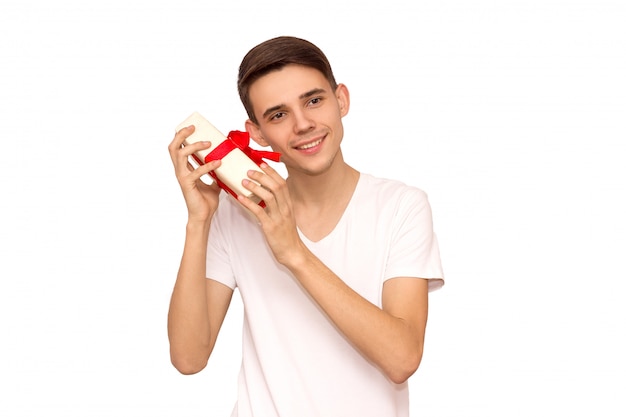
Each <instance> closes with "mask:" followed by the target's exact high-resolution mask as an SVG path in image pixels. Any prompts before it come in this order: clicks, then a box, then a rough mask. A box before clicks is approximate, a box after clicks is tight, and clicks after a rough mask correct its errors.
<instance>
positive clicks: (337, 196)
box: [287, 153, 359, 208]
mask: <svg viewBox="0 0 626 417" xmlns="http://www.w3.org/2000/svg"><path fill="white" fill-rule="evenodd" d="M358 179H359V172H358V171H357V170H355V169H354V168H352V167H351V166H349V165H348V164H346V163H345V162H344V161H343V158H342V156H341V153H340V154H339V155H337V158H336V159H335V161H334V162H333V164H332V165H331V167H329V169H327V170H326V171H324V172H323V173H320V174H317V175H310V174H306V173H302V172H291V171H290V172H289V177H288V178H287V185H288V187H289V194H290V195H291V199H292V201H293V202H294V204H296V205H303V206H307V207H310V208H312V207H324V206H327V205H329V204H334V203H335V202H337V201H340V200H342V197H346V196H347V197H348V198H349V197H350V196H351V195H352V193H353V192H354V187H355V186H356V183H357V182H358Z"/></svg>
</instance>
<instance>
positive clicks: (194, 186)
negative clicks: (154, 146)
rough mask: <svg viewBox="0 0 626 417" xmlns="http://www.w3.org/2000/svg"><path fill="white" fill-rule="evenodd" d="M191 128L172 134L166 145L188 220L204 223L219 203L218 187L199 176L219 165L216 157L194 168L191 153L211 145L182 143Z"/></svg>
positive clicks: (206, 143) (219, 162)
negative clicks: (208, 183)
mask: <svg viewBox="0 0 626 417" xmlns="http://www.w3.org/2000/svg"><path fill="white" fill-rule="evenodd" d="M194 130H195V128H194V126H188V127H186V128H183V129H181V130H179V131H178V133H176V135H175V136H174V139H173V140H172V142H171V143H170V144H169V146H168V150H169V153H170V158H171V159H172V163H173V164H174V171H175V173H176V179H177V180H178V184H179V185H180V188H181V190H182V192H183V196H184V198H185V203H186V204H187V211H188V214H189V222H190V223H192V222H207V221H209V220H210V219H211V217H212V216H213V213H215V210H217V205H218V204H219V193H220V188H219V186H218V185H217V183H215V182H213V184H211V185H207V184H206V183H204V182H203V181H202V180H201V179H200V177H202V176H203V175H205V174H208V173H209V172H210V171H213V170H214V169H216V168H217V167H219V166H220V165H221V162H222V161H220V160H217V161H211V162H209V163H207V164H204V165H200V166H199V167H198V168H194V167H193V165H191V163H190V162H189V157H190V156H191V154H192V153H194V152H197V151H199V150H202V149H208V148H210V147H211V143H210V142H196V143H194V144H191V145H188V146H183V141H184V140H185V139H186V138H187V137H189V136H190V135H191V134H192V133H193V132H194Z"/></svg>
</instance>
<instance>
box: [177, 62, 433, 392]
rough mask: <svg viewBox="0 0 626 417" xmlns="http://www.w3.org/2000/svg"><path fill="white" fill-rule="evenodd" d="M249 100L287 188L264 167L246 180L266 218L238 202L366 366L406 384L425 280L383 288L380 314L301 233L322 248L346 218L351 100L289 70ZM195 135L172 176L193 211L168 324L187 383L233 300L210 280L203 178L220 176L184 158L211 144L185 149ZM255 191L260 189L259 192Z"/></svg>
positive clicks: (418, 347)
mask: <svg viewBox="0 0 626 417" xmlns="http://www.w3.org/2000/svg"><path fill="white" fill-rule="evenodd" d="M250 98H251V102H252V104H253V109H254V114H255V116H256V118H257V120H258V123H254V122H252V121H250V120H248V121H246V129H247V130H248V132H249V133H250V135H251V137H252V138H253V139H254V140H255V141H256V142H257V143H258V144H260V145H262V146H270V147H272V149H273V150H274V151H277V152H280V153H281V161H282V162H284V163H285V165H286V167H287V171H288V173H289V176H288V179H287V180H284V179H283V178H282V177H281V176H280V175H279V174H278V173H277V172H276V171H275V170H274V169H272V168H271V167H270V166H268V165H267V164H262V165H261V169H262V171H263V172H262V173H261V172H257V171H250V172H249V174H248V175H249V177H250V179H252V180H254V181H248V180H244V181H243V185H244V187H245V188H247V189H248V190H250V191H252V192H253V193H255V194H257V195H258V196H259V197H261V198H262V199H263V200H264V201H265V203H266V208H265V209H263V208H261V207H260V206H258V205H257V204H255V203H254V202H252V201H251V200H249V199H247V198H245V197H242V196H240V197H239V198H238V200H239V202H240V203H241V204H242V205H243V206H245V207H246V208H247V209H248V210H250V211H251V212H252V213H253V214H254V215H255V216H256V218H257V220H258V222H259V224H260V227H261V228H262V230H263V233H264V236H265V238H266V240H267V242H268V244H269V246H270V248H271V250H272V252H273V255H274V257H275V258H276V260H277V261H278V262H280V263H281V264H283V265H284V266H285V267H287V268H288V269H289V270H290V271H291V273H292V274H293V277H294V279H296V280H298V281H299V283H300V284H301V286H302V288H304V290H305V291H307V292H308V293H309V294H310V296H311V297H312V299H313V300H315V302H316V303H317V304H318V305H319V306H320V307H321V309H322V310H323V311H324V313H325V314H326V315H327V316H328V317H329V318H330V319H331V320H332V321H333V322H334V323H335V325H336V326H337V328H338V329H339V330H340V331H341V332H342V333H343V334H344V335H345V336H346V337H347V339H348V340H350V341H351V343H352V344H353V345H354V347H355V348H356V349H358V350H359V351H360V352H361V353H362V354H363V355H364V356H365V357H366V358H367V359H369V360H370V362H372V363H373V364H375V365H376V366H378V367H379V368H380V370H381V371H382V372H384V373H385V374H386V375H387V377H388V378H389V379H390V380H391V381H393V382H395V383H402V382H404V381H406V380H407V379H408V378H409V377H410V376H411V375H412V374H413V373H414V372H415V371H416V370H417V368H418V366H419V364H420V361H421V358H422V352H423V346H424V334H425V328H426V321H427V315H428V288H427V281H426V280H425V279H416V278H409V277H396V278H393V279H390V280H388V281H386V283H385V285H384V287H383V295H382V309H381V308H379V307H377V306H376V305H374V304H372V303H370V302H369V301H367V300H365V299H364V298H363V297H361V296H360V295H359V294H357V293H356V292H354V291H353V290H352V289H351V288H350V287H348V286H347V285H346V284H345V283H344V282H343V281H342V280H341V278H340V277H338V276H337V275H335V274H334V273H333V272H332V271H331V270H330V269H328V268H327V267H326V266H325V265H324V264H323V263H322V262H321V261H320V260H319V259H318V258H317V257H315V256H314V255H313V254H312V253H311V252H310V251H309V250H308V248H307V247H306V246H305V245H304V243H303V242H302V240H301V239H300V236H299V234H298V229H299V230H300V231H301V232H302V233H303V234H304V235H305V236H307V238H309V239H311V240H313V241H317V240H320V239H322V238H323V237H325V236H326V235H328V234H329V233H330V232H331V231H332V230H333V228H334V227H335V225H336V224H337V222H338V221H339V219H340V218H341V215H342V214H343V212H344V210H345V208H346V206H347V205H348V203H349V201H350V198H351V197H352V193H353V192H354V189H355V187H356V184H357V182H358V178H359V172H358V171H356V170H355V169H353V168H352V167H350V166H349V165H348V164H346V163H345V161H344V159H343V155H342V152H341V141H342V139H343V125H342V118H343V117H344V116H345V115H347V114H348V110H349V107H350V97H349V93H348V89H347V88H346V86H345V85H343V84H340V85H339V86H338V87H337V89H336V90H334V91H333V90H332V89H331V87H330V84H329V83H328V81H327V80H326V79H325V78H324V77H323V75H322V74H321V73H320V72H319V71H317V70H315V69H312V68H308V67H303V66H297V65H289V66H286V67H284V68H283V69H281V70H278V71H274V72H271V73H269V74H267V75H265V76H263V77H261V78H259V79H258V80H257V81H255V82H254V84H252V85H251V87H250ZM192 132H193V127H189V128H185V129H182V130H181V131H180V132H178V133H177V134H176V136H175V137H174V140H173V141H172V143H171V144H170V146H169V152H170V156H171V158H172V161H173V164H174V167H175V172H176V176H177V179H178V182H179V184H180V186H181V189H182V192H183V196H184V198H185V202H186V204H187V208H188V223H187V231H186V232H187V233H186V239H185V247H184V251H183V258H182V260H181V265H180V269H179V273H178V277H177V279H176V284H175V286H174V291H173V293H172V298H171V303H170V311H169V316H168V334H169V338H170V351H171V358H172V362H173V364H174V366H175V367H176V368H177V369H178V370H179V371H180V372H182V373H185V374H189V373H195V372H199V371H200V370H202V369H203V368H204V367H205V366H206V363H207V361H208V358H209V356H210V354H211V351H212V350H213V346H214V345H215V340H216V338H217V334H218V332H219V329H220V327H221V325H222V323H223V320H224V317H225V314H226V311H227V309H228V306H229V304H230V300H231V297H232V290H231V289H230V288H228V287H226V286H224V285H222V284H220V283H217V282H216V281H213V280H211V279H206V278H205V264H204V263H205V255H206V247H207V238H208V234H209V232H210V221H211V218H212V216H213V214H214V213H215V210H216V209H217V205H218V194H219V189H218V188H217V186H216V185H211V186H207V185H206V184H204V183H202V181H200V177H201V176H202V175H204V174H206V173H207V172H209V171H211V170H213V169H215V168H216V167H217V166H219V165H218V164H219V162H218V161H216V162H211V163H209V164H206V165H204V166H201V167H199V168H197V169H193V167H191V166H190V165H189V163H188V162H187V159H188V156H189V155H190V154H191V153H193V152H195V151H197V150H199V149H201V148H208V147H209V145H208V144H206V143H205V144H195V145H192V146H188V147H182V148H181V144H182V141H183V140H184V138H186V137H187V136H189V135H190V134H191V133H192ZM257 183H258V184H259V185H257Z"/></svg>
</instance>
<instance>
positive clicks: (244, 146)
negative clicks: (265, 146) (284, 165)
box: [204, 130, 280, 165]
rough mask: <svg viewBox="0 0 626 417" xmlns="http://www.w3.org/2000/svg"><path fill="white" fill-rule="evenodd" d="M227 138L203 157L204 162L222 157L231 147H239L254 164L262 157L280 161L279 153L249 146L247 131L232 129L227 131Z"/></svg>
mask: <svg viewBox="0 0 626 417" xmlns="http://www.w3.org/2000/svg"><path fill="white" fill-rule="evenodd" d="M228 139H230V140H225V141H224V142H222V143H220V144H219V145H217V146H216V147H215V149H213V150H212V151H211V152H210V153H209V154H208V155H207V156H206V157H205V158H204V163H205V164H206V163H207V162H211V161H216V160H218V159H222V158H224V157H225V156H226V155H228V154H229V153H230V152H231V151H232V150H233V149H235V148H239V149H241V150H242V151H243V153H245V154H246V155H248V157H249V158H250V159H252V160H253V161H254V163H255V164H257V165H261V163H262V162H263V159H270V160H272V161H276V162H278V161H280V153H278V152H270V151H259V150H256V149H252V148H251V147H250V134H249V133H248V132H240V131H239V130H233V131H231V132H230V133H228Z"/></svg>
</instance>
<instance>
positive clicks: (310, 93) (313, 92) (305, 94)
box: [263, 88, 326, 118]
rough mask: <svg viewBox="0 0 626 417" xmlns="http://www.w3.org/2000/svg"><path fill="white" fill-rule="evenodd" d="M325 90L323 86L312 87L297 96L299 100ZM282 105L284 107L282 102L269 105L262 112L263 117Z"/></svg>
mask: <svg viewBox="0 0 626 417" xmlns="http://www.w3.org/2000/svg"><path fill="white" fill-rule="evenodd" d="M325 92H326V90H324V89H323V88H314V89H312V90H309V91H307V92H306V93H302V94H300V96H299V97H298V98H299V99H300V100H302V99H305V98H309V97H312V96H314V95H316V94H322V93H325ZM283 107H285V105H284V104H278V105H276V106H272V107H270V108H269V109H267V110H265V111H264V112H263V117H264V118H265V117H267V116H268V115H269V114H270V113H273V112H275V111H276V110H280V109H282V108H283Z"/></svg>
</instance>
